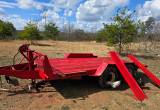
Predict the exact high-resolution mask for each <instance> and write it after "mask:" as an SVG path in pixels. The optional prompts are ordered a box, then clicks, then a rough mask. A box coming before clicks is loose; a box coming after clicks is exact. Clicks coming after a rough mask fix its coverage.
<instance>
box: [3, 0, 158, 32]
mask: <svg viewBox="0 0 160 110" xmlns="http://www.w3.org/2000/svg"><path fill="white" fill-rule="evenodd" d="M124 6H127V7H128V8H129V9H131V11H132V10H136V15H137V18H136V19H137V20H139V19H140V20H142V21H145V20H147V19H148V17H151V16H152V17H154V18H157V19H160V0H0V19H2V20H4V21H9V22H12V23H13V24H14V26H15V27H16V28H17V29H18V30H22V29H24V27H25V26H26V24H27V23H28V22H30V21H33V22H36V23H37V24H38V26H39V27H40V28H41V27H43V26H44V24H45V21H47V22H53V23H55V24H56V25H57V26H58V27H59V29H61V30H63V28H64V26H66V25H68V24H70V25H72V26H74V28H76V29H84V30H86V31H97V30H99V29H101V28H102V27H103V23H110V22H112V21H111V17H113V15H115V12H116V10H117V9H118V8H121V7H124Z"/></svg>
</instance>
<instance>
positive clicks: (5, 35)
mask: <svg viewBox="0 0 160 110" xmlns="http://www.w3.org/2000/svg"><path fill="white" fill-rule="evenodd" d="M15 32H16V29H15V27H14V26H13V24H12V23H10V22H4V21H2V20H0V39H10V38H13V36H14V34H15Z"/></svg>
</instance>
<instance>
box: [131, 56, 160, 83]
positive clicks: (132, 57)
mask: <svg viewBox="0 0 160 110" xmlns="http://www.w3.org/2000/svg"><path fill="white" fill-rule="evenodd" d="M128 58H129V59H130V60H132V61H133V62H134V63H135V64H136V65H137V66H138V67H139V68H140V69H141V70H142V71H143V72H144V74H145V75H147V76H148V77H149V78H150V79H151V80H152V81H153V82H154V83H155V84H156V85H157V86H160V80H159V79H158V78H157V77H156V76H155V75H154V74H153V73H152V72H150V71H149V70H148V69H147V68H146V67H145V65H143V64H142V63H141V62H140V61H138V59H137V58H135V57H134V56H133V55H128Z"/></svg>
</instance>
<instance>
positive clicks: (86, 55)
mask: <svg viewBox="0 0 160 110" xmlns="http://www.w3.org/2000/svg"><path fill="white" fill-rule="evenodd" d="M64 58H97V56H95V55H93V53H69V54H65V55H64Z"/></svg>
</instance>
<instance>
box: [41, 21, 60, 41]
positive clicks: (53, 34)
mask: <svg viewBox="0 0 160 110" xmlns="http://www.w3.org/2000/svg"><path fill="white" fill-rule="evenodd" d="M58 34H59V30H58V27H57V26H56V25H55V24H54V23H51V22H50V23H48V24H46V25H45V26H44V35H45V37H46V38H47V39H57V37H58Z"/></svg>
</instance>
